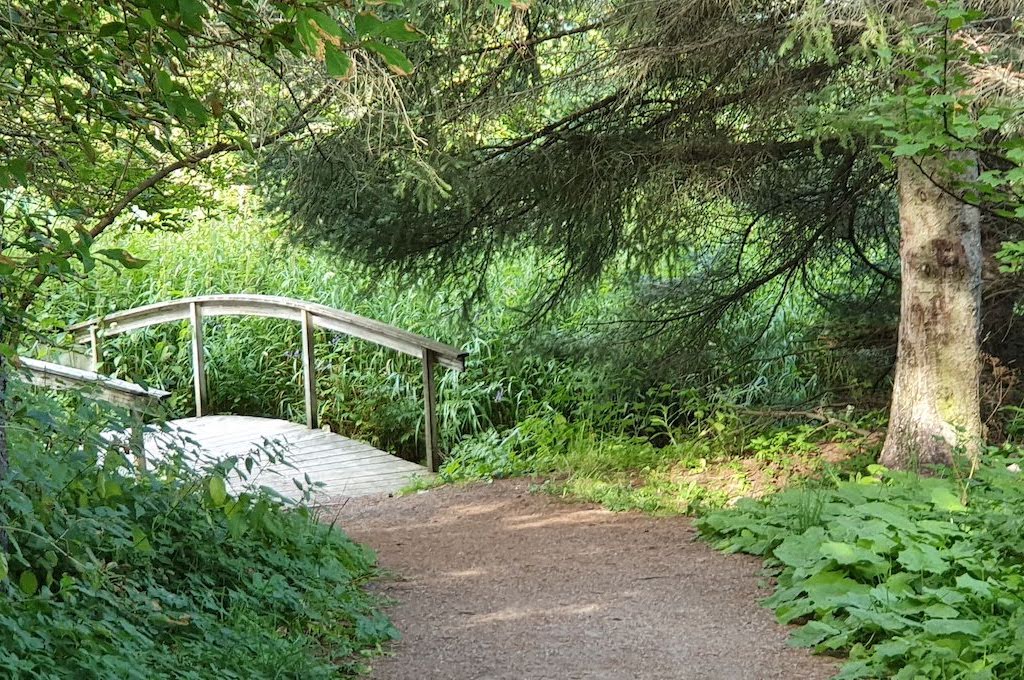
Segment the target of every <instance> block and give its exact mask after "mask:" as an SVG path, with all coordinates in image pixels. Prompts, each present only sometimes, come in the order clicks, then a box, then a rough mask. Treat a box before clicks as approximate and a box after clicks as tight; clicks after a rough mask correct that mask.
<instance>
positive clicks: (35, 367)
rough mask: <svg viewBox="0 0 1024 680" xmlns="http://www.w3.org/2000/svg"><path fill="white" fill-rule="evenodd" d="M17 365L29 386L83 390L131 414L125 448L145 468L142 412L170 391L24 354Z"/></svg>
mask: <svg viewBox="0 0 1024 680" xmlns="http://www.w3.org/2000/svg"><path fill="white" fill-rule="evenodd" d="M17 366H18V367H19V368H20V369H21V370H22V372H23V373H24V374H25V376H26V377H27V379H28V380H27V382H28V383H29V384H30V385H35V386H36V387H44V388H47V389H55V390H73V389H84V390H86V391H87V392H88V393H89V395H90V396H93V397H96V398H97V399H100V400H102V401H105V402H108V403H111V404H116V405H118V406H123V407H125V408H127V409H128V411H129V413H130V414H131V424H132V427H131V434H130V439H129V447H130V449H131V451H132V453H133V454H135V456H136V458H137V460H138V462H139V464H140V465H141V466H142V467H143V468H145V467H146V449H145V443H144V440H143V431H144V426H143V414H145V413H147V412H150V411H154V410H156V409H157V408H158V407H159V406H160V404H161V403H162V402H163V401H164V400H165V399H167V397H169V396H171V393H170V392H166V391H164V390H158V389H156V388H152V387H144V386H142V385H137V384H135V383H132V382H128V381H127V380H120V379H118V378H111V377H110V376H108V375H102V374H100V373H96V372H95V371H86V370H83V369H80V368H72V367H71V366H64V365H63V364H55V363H51V362H49V361H40V360H39V359H29V358H28V357H18V360H17Z"/></svg>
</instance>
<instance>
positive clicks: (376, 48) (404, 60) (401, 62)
mask: <svg viewBox="0 0 1024 680" xmlns="http://www.w3.org/2000/svg"><path fill="white" fill-rule="evenodd" d="M363 46H364V47H365V48H366V49H368V50H371V51H373V52H376V53H377V54H379V55H380V56H381V57H382V58H383V59H384V63H385V64H387V65H388V68H389V69H391V70H392V71H393V72H394V73H397V74H398V75H400V76H407V75H409V74H410V73H412V71H413V65H412V62H411V61H409V59H408V57H406V56H405V54H403V53H402V51H401V50H399V49H396V48H394V47H391V46H390V45H385V44H383V43H380V42H377V41H375V40H371V41H369V42H366V43H363Z"/></svg>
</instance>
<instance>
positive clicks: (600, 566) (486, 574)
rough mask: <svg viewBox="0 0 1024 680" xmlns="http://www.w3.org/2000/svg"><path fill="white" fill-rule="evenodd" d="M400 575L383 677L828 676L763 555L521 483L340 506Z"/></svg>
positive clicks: (353, 529) (681, 522)
mask: <svg viewBox="0 0 1024 680" xmlns="http://www.w3.org/2000/svg"><path fill="white" fill-rule="evenodd" d="M337 516H338V518H339V519H340V522H341V525H342V526H343V527H344V528H345V529H346V531H348V532H349V533H350V534H351V535H352V536H353V538H355V539H356V540H358V541H361V542H364V543H367V544H369V545H371V546H373V547H374V548H375V549H376V550H377V551H378V553H379V556H380V561H381V564H382V565H383V566H384V568H385V569H387V570H389V571H390V572H392V573H393V575H394V577H393V578H392V579H388V580H386V581H385V582H384V583H383V584H382V585H380V586H379V587H380V588H381V589H382V590H383V591H384V592H385V594H386V595H388V596H389V597H391V598H393V599H394V600H395V601H396V603H395V605H394V607H393V608H392V609H391V610H390V613H391V615H392V617H393V619H394V621H395V624H396V625H397V626H398V628H399V630H401V631H402V635H403V638H402V640H401V641H400V642H399V643H397V644H396V645H395V648H394V650H393V651H394V654H393V656H390V657H388V658H384V659H379V660H376V661H375V662H374V664H373V665H374V673H373V676H372V677H373V678H376V679H377V680H406V679H409V680H414V679H415V680H426V679H434V678H436V679H439V680H464V679H465V680H468V679H470V678H474V679H475V678H481V679H483V678H488V679H492V678H493V679H502V680H506V679H507V680H513V679H515V680H522V679H526V678H529V679H542V678H543V679H547V678H551V679H570V678H587V679H590V678H595V679H596V678H601V679H608V680H620V679H629V678H645V679H647V678H651V679H662V678H664V679H666V680H669V679H672V680H675V679H689V678H721V679H723V680H746V679H761V678H780V679H782V678H785V679H786V680H797V679H803V678H807V679H818V678H828V677H830V676H831V675H832V674H834V673H835V672H836V668H837V666H836V664H835V663H834V662H833V661H831V660H828V659H823V658H817V657H812V656H811V655H809V654H808V653H806V652H805V651H803V650H795V649H791V648H789V647H788V646H787V645H786V634H787V631H786V629H785V628H784V627H781V626H779V625H777V624H776V623H775V621H774V618H773V616H772V614H771V612H769V611H768V610H766V609H763V608H761V607H760V606H758V604H757V602H758V600H759V599H760V598H762V597H764V596H765V595H767V591H765V590H763V589H760V588H759V583H760V582H761V580H762V579H761V577H760V576H759V571H760V566H759V562H758V560H755V559H751V558H747V557H743V556H738V555H732V556H727V555H722V554H720V553H717V552H715V551H714V550H712V549H711V548H710V547H708V546H707V545H705V544H704V543H703V542H699V541H695V540H694V538H695V531H694V529H693V528H692V527H691V524H690V521H689V520H688V519H686V518H653V517H647V516H644V515H641V514H638V513H611V512H607V511H605V510H602V509H600V508H597V507H594V506H591V505H583V504H570V503H566V502H562V501H560V500H558V499H554V498H551V497H548V496H546V495H544V494H536V493H530V492H529V483H528V482H526V481H522V480H510V481H504V482H496V483H494V484H480V485H474V486H468V487H461V488H456V487H444V488H440V489H435V490H432V491H428V492H425V493H420V494H416V495H412V496H406V497H403V498H386V497H364V498H359V499H353V500H351V501H349V502H348V503H347V504H345V505H344V506H343V507H341V508H340V509H338V510H337Z"/></svg>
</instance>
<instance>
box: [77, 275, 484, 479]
mask: <svg viewBox="0 0 1024 680" xmlns="http://www.w3.org/2000/svg"><path fill="white" fill-rule="evenodd" d="M214 316H261V317H271V318H275V319H285V320H289V321H297V322H299V324H300V326H301V333H302V335H301V340H302V343H301V344H302V376H303V380H302V381H303V386H304V391H305V400H306V425H307V426H308V427H309V428H311V429H314V428H316V427H318V422H317V394H316V365H315V362H314V353H313V349H314V346H313V330H314V329H315V328H323V329H326V330H329V331H334V332H337V333H343V334H345V335H350V336H352V337H355V338H359V339H361V340H366V341H369V342H373V343H376V344H378V345H381V346H383V347H388V348H390V349H393V350H396V351H398V352H402V353H403V354H408V355H411V356H414V357H418V358H419V359H420V361H421V362H422V365H423V403H424V418H423V423H424V440H425V442H426V450H427V467H428V468H429V469H430V470H431V471H435V470H436V469H437V466H438V463H439V462H440V450H439V447H438V430H437V391H436V386H435V381H434V367H435V365H437V364H440V365H441V366H445V367H447V368H450V369H453V370H456V371H463V370H465V367H466V356H467V353H466V352H463V351H462V350H460V349H458V348H456V347H452V346H451V345H446V344H444V343H441V342H437V341H436V340H431V339H430V338H427V337H424V336H422V335H418V334H416V333H411V332H409V331H406V330H403V329H401V328H397V327H395V326H391V325H390V324H386V323H384V322H382V321H377V320H375V319H368V318H366V317H362V316H359V315H357V314H352V313H350V312H345V311H342V310H340V309H334V308H333V307H328V306H326V305H320V304H316V303H311V302H304V301H302V300H294V299H292V298H286V297H277V296H271V295H204V296H201V297H190V298H182V299H178V300H170V301H167V302H157V303H155V304H151V305H146V306H143V307H136V308H135V309H129V310H125V311H121V312H114V313H113V314H108V315H107V316H104V317H101V318H97V319H90V320H89V321H84V322H82V323H79V324H75V325H74V326H71V327H70V328H69V329H68V330H69V331H70V332H71V333H72V334H73V336H74V339H75V341H76V342H79V343H83V344H87V345H89V346H90V349H91V356H92V364H93V368H94V369H95V368H98V367H99V365H100V364H101V363H102V361H103V342H102V341H103V338H109V337H113V336H116V335H120V334H122V333H127V332H129V331H133V330H137V329H140V328H147V327H149V326H154V325H157V324H161V323H167V322H171V321H183V320H188V321H190V322H191V326H192V383H193V389H194V391H195V402H196V415H197V416H202V415H204V414H205V412H206V405H207V384H206V371H205V364H204V354H203V319H204V318H206V317H214Z"/></svg>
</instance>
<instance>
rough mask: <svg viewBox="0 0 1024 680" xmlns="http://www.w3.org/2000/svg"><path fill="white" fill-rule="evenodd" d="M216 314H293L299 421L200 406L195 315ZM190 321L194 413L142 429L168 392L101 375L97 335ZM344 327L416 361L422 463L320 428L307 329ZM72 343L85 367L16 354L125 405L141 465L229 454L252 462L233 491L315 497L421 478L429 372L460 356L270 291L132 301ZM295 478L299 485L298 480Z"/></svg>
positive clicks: (203, 398)
mask: <svg viewBox="0 0 1024 680" xmlns="http://www.w3.org/2000/svg"><path fill="white" fill-rule="evenodd" d="M215 316H261V317H273V318H277V319H286V320H291V321H296V322H298V323H299V325H300V333H301V339H302V369H303V370H302V373H303V385H304V390H305V400H306V422H305V423H304V424H302V425H300V424H297V423H290V422H287V421H283V420H276V419H270V418H254V417H249V416H235V415H215V414H210V413H209V412H208V408H207V383H206V371H205V352H204V347H203V319H204V318H206V317H215ZM185 320H187V321H189V322H190V325H191V330H192V378H193V380H192V382H193V390H194V393H195V403H196V416H195V417H194V418H185V419H182V420H174V421H171V422H169V423H166V424H165V425H163V426H161V427H152V426H145V427H144V426H143V425H142V422H143V421H142V414H143V413H146V412H147V411H150V410H151V409H152V408H153V407H154V406H155V405H157V404H159V403H160V402H161V401H163V400H164V399H166V398H167V397H168V396H170V394H169V393H168V392H165V391H162V390H157V389H151V388H145V387H142V386H140V385H137V384H134V383H130V382H126V381H123V380H117V379H114V378H111V377H108V376H104V375H102V374H100V373H99V372H98V369H99V368H100V366H101V365H102V363H103V359H104V355H103V340H104V339H105V338H110V337H113V336H116V335H120V334H122V333H127V332H130V331H133V330H137V329H141V328H147V327H149V326H153V325H156V324H161V323H169V322H180V321H185ZM316 328H323V329H326V330H328V331H333V332H336V333H343V334H346V335H350V336H352V337H356V338H359V339H362V340H366V341H368V342H371V343H375V344H377V345H380V346H383V347H387V348H390V349H392V350H395V351H398V352H402V353H404V354H409V355H412V356H415V357H418V358H419V359H420V360H421V361H422V365H423V403H424V413H423V428H424V432H423V435H424V441H425V442H426V466H421V465H417V464H415V463H411V462H409V461H406V460H403V459H401V458H398V457H397V456H394V455H392V454H390V453H387V452H385V451H381V450H379V449H376V448H374V447H372V446H370V445H369V444H366V443H363V442H360V441H356V440H353V439H349V438H347V437H343V436H341V435H339V434H336V433H334V432H329V431H326V430H324V429H319V427H318V425H319V423H318V419H317V395H316V364H315V361H314V352H313V350H314V345H313V340H314V333H313V331H314V329H316ZM69 331H70V332H71V333H72V334H73V337H74V339H75V341H76V342H78V343H80V344H82V345H85V346H86V347H87V348H88V356H89V361H90V364H91V366H90V368H91V370H85V369H81V368H73V367H70V366H65V365H60V364H54V363H47V362H42V361H36V360H32V359H23V360H22V363H23V365H24V367H25V368H26V369H28V371H29V374H30V375H31V379H32V381H33V382H34V383H36V384H38V385H42V386H46V387H58V388H60V387H71V386H80V385H83V384H86V385H90V386H92V387H93V388H94V389H95V390H96V391H97V396H98V397H99V398H101V399H105V400H107V401H111V402H114V403H117V404H119V405H122V406H127V407H128V408H130V409H131V410H132V411H133V413H135V414H136V419H135V422H136V426H135V427H134V428H132V430H131V431H130V432H128V433H123V436H125V437H127V439H128V440H129V441H130V442H131V445H130V448H131V450H132V451H134V453H135V455H136V456H137V458H138V461H139V464H140V465H142V466H145V465H146V464H147V462H153V461H155V460H159V459H161V458H163V457H165V456H167V455H170V454H171V453H173V452H184V453H185V454H186V455H185V459H186V460H190V461H193V464H194V465H200V466H201V465H205V464H209V463H213V462H216V461H219V460H223V459H226V458H229V457H232V456H234V457H237V458H238V459H239V460H240V461H244V460H245V459H246V458H250V459H251V460H253V461H255V462H254V463H253V464H251V465H252V469H250V470H247V471H246V472H242V467H241V466H240V469H239V470H238V471H237V472H236V473H235V474H234V475H233V477H231V478H229V480H228V482H229V485H230V486H232V487H233V488H235V489H236V490H238V489H241V488H242V487H243V486H244V485H246V484H257V485H262V486H267V487H270V488H271V489H273V490H275V491H277V492H278V493H280V494H282V495H284V496H286V497H291V498H296V497H298V496H300V495H301V491H300V489H299V487H300V486H302V487H306V486H308V485H309V484H310V483H312V486H313V489H314V500H315V501H317V502H327V501H329V500H330V499H333V498H338V497H342V496H355V495H362V494H368V493H375V492H381V491H395V490H397V489H400V488H402V487H403V486H405V485H407V484H408V483H409V482H410V481H412V480H413V478H415V477H417V476H420V477H425V476H429V475H430V474H431V473H433V472H434V471H436V469H437V466H438V464H439V462H440V459H441V452H440V449H439V447H438V434H437V408H436V403H437V394H436V391H435V381H434V370H435V367H436V366H438V365H440V366H443V367H446V368H450V369H453V370H456V371H462V370H464V369H465V359H466V353H465V352H462V351H461V350H459V349H457V348H455V347H451V346H449V345H445V344H443V343H440V342H436V341H434V340H431V339H429V338H425V337H423V336H421V335H417V334H415V333H411V332H409V331H405V330H402V329H400V328H396V327H394V326H391V325H389V324H386V323H383V322H380V321H376V320H373V319H367V318H365V317H361V316H358V315H355V314H352V313H349V312H345V311H342V310H339V309H334V308H332V307H327V306H325V305H320V304H314V303H310V302H304V301H301V300H294V299H291V298H284V297H274V296H268V295H207V296H202V297H192V298H184V299H179V300H172V301H168V302H159V303H156V304H151V305H146V306H144V307H137V308H135V309H129V310H126V311H121V312H115V313H113V314H109V315H107V316H104V317H102V318H97V319H91V320H89V321H85V322H83V323H80V324H76V325H74V326H72V327H71V328H70V329H69ZM296 481H297V482H298V484H296Z"/></svg>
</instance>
